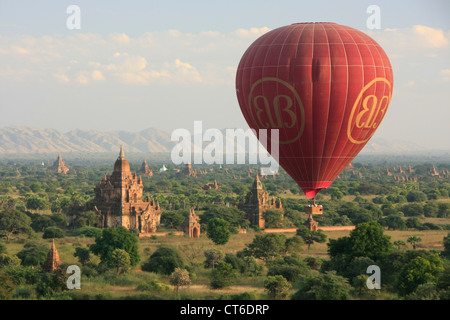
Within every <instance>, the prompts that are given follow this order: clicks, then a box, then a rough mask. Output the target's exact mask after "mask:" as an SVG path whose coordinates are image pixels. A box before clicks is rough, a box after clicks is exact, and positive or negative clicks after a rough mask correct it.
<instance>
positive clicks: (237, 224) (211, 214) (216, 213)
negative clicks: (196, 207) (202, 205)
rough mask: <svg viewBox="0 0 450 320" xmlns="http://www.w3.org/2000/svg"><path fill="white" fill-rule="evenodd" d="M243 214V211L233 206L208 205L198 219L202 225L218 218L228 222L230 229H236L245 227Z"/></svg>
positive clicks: (246, 222)
mask: <svg viewBox="0 0 450 320" xmlns="http://www.w3.org/2000/svg"><path fill="white" fill-rule="evenodd" d="M245 216H246V214H245V212H244V211H242V210H239V209H238V208H235V207H231V206H230V207H226V206H219V205H210V206H208V207H207V208H206V211H205V212H204V213H203V214H202V215H201V217H200V221H201V223H202V224H203V225H208V223H209V220H211V219H214V218H220V219H223V220H225V221H227V222H228V223H229V224H230V229H232V230H238V229H239V228H245V227H246V226H247V225H248V221H246V220H245Z"/></svg>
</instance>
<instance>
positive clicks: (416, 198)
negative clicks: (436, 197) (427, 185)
mask: <svg viewBox="0 0 450 320" xmlns="http://www.w3.org/2000/svg"><path fill="white" fill-rule="evenodd" d="M406 200H408V202H422V201H425V200H427V196H426V194H425V193H423V192H422V191H419V190H411V191H409V192H408V194H407V195H406Z"/></svg>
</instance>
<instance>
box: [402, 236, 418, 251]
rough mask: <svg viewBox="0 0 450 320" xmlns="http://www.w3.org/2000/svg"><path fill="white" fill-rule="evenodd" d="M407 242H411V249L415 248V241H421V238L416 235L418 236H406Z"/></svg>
mask: <svg viewBox="0 0 450 320" xmlns="http://www.w3.org/2000/svg"><path fill="white" fill-rule="evenodd" d="M406 241H407V242H408V243H411V245H412V246H413V249H414V250H415V249H416V244H417V242H421V241H422V238H420V237H418V236H411V237H409V238H408V240H406Z"/></svg>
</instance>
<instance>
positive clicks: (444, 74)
mask: <svg viewBox="0 0 450 320" xmlns="http://www.w3.org/2000/svg"><path fill="white" fill-rule="evenodd" d="M440 75H441V79H442V80H443V81H445V82H447V81H450V69H443V70H441V72H440Z"/></svg>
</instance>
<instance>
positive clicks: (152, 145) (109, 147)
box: [0, 127, 174, 154]
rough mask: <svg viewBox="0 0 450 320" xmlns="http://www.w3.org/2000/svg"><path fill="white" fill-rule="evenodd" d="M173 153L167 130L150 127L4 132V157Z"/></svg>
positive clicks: (0, 144)
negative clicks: (64, 131) (89, 153)
mask: <svg viewBox="0 0 450 320" xmlns="http://www.w3.org/2000/svg"><path fill="white" fill-rule="evenodd" d="M120 145H123V147H124V148H125V149H126V150H127V151H128V152H170V151H171V150H172V148H173V146H174V142H172V141H171V140H170V135H169V134H168V133H166V132H164V131H161V130H158V129H155V128H149V129H145V130H142V131H140V132H126V131H110V132H100V131H94V130H88V131H83V130H72V131H69V132H67V133H61V132H59V131H56V130H54V129H40V128H30V127H7V128H2V129H0V154H15V153H21V154H23V153H25V154H27V153H55V152H64V153H65V152H117V150H118V147H119V146H120Z"/></svg>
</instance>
